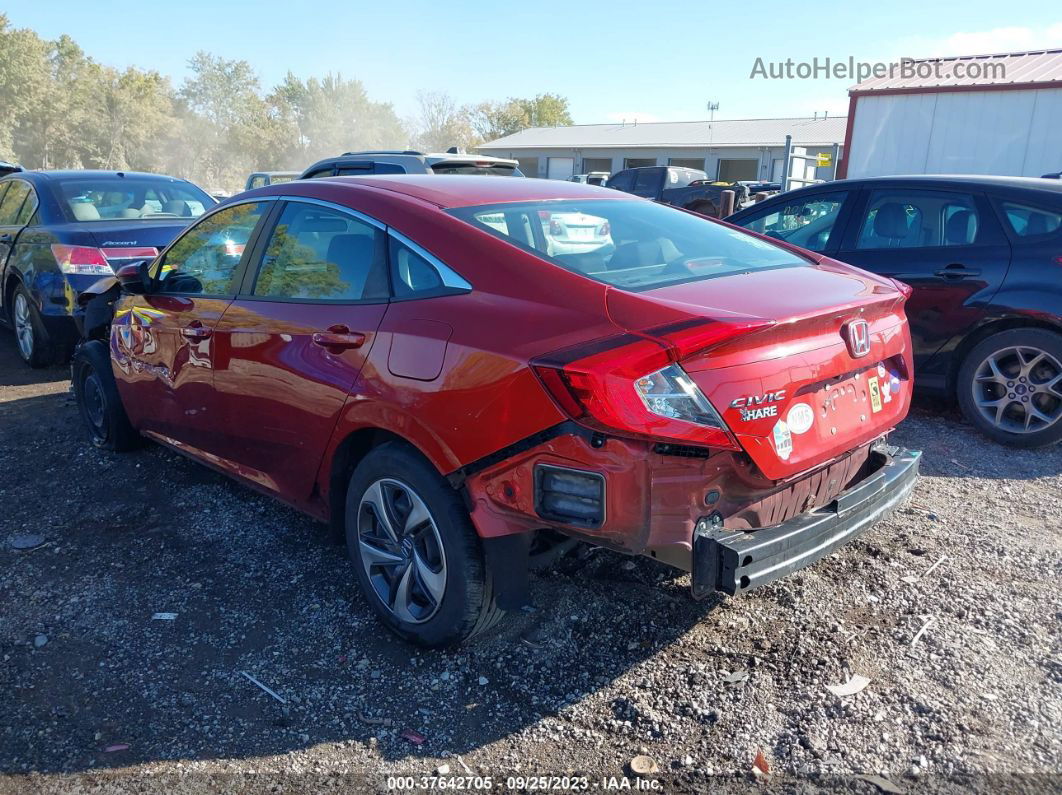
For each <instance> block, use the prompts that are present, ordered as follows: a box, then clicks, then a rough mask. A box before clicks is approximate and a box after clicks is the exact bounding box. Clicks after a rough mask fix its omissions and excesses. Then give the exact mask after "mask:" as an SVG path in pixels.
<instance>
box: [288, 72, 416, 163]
mask: <svg viewBox="0 0 1062 795" xmlns="http://www.w3.org/2000/svg"><path fill="white" fill-rule="evenodd" d="M268 101H269V104H270V105H271V106H272V107H273V108H274V110H275V113H276V114H277V116H278V118H285V119H290V120H291V121H292V122H293V123H294V125H295V128H296V132H297V138H296V140H295V143H296V151H297V154H298V156H299V157H300V158H301V161H300V162H303V163H306V162H312V161H314V160H319V159H321V158H322V157H327V156H329V155H335V154H339V153H340V152H346V151H350V150H354V149H394V148H403V147H405V146H407V145H408V143H409V134H408V133H407V132H406V130H405V128H404V127H403V125H402V122H401V121H400V120H399V118H398V115H397V114H396V113H395V111H394V108H393V107H392V106H391V104H390V103H387V102H373V101H371V100H370V99H369V97H368V95H367V94H366V92H365V87H364V86H363V85H362V83H361V81H360V80H344V79H343V77H342V75H333V74H328V75H325V77H324V78H322V79H320V80H318V79H317V78H315V77H311V78H310V79H309V80H306V81H302V80H300V79H298V78H297V77H295V76H294V75H292V74H291V73H290V72H289V73H288V75H287V77H285V78H284V82H283V83H281V84H280V85H279V86H277V87H276V88H275V89H274V90H273V92H272V94H270V96H269V100H268Z"/></svg>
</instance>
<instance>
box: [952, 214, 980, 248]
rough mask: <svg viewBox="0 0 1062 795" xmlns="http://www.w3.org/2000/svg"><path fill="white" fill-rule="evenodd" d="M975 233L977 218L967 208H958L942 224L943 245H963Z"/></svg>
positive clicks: (969, 240) (970, 241)
mask: <svg viewBox="0 0 1062 795" xmlns="http://www.w3.org/2000/svg"><path fill="white" fill-rule="evenodd" d="M976 235H977V219H976V218H975V217H974V214H973V213H972V212H970V211H969V210H959V211H958V212H956V213H955V214H954V215H952V216H951V218H949V219H948V222H947V223H946V224H945V225H944V245H945V246H965V245H967V244H969V243H972V242H973V241H974V237H976Z"/></svg>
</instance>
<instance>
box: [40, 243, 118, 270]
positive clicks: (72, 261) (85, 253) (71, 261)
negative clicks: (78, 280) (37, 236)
mask: <svg viewBox="0 0 1062 795" xmlns="http://www.w3.org/2000/svg"><path fill="white" fill-rule="evenodd" d="M52 255H53V256H54V257H55V261H56V262H58V263H59V270H61V271H62V272H63V273H68V274H71V275H73V276H113V275H114V271H113V270H112V269H111V266H110V265H108V264H107V258H106V257H105V256H103V252H102V251H100V249H98V248H91V247H90V246H65V245H63V244H61V243H52Z"/></svg>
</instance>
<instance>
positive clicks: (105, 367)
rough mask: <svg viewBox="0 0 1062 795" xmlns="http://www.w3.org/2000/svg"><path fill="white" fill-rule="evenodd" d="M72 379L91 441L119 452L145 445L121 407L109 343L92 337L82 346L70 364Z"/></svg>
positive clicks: (78, 404)
mask: <svg viewBox="0 0 1062 795" xmlns="http://www.w3.org/2000/svg"><path fill="white" fill-rule="evenodd" d="M70 380H71V382H72V383H73V386H74V396H75V398H76V399H77V408H78V412H79V413H80V414H81V419H82V421H83V422H84V423H85V427H86V428H87V429H88V432H89V438H90V439H91V440H92V444H94V445H95V446H96V447H99V448H101V449H103V450H111V451H113V452H116V453H122V452H125V451H127V450H134V449H136V448H137V447H139V446H140V445H141V444H142V442H143V440H142V438H141V436H140V434H138V433H137V432H136V429H134V428H133V426H132V425H131V424H130V423H129V417H128V416H126V413H125V407H124V406H122V398H121V396H120V395H119V394H118V385H117V384H116V383H115V381H114V373H113V372H112V371H111V357H110V352H109V351H108V350H107V346H106V344H104V343H103V342H100V341H99V340H92V341H91V342H86V343H83V344H82V345H81V346H79V347H78V349H77V350H76V351H75V352H74V356H73V359H72V361H71V363H70Z"/></svg>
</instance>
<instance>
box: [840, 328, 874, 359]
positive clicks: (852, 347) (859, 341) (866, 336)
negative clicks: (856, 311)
mask: <svg viewBox="0 0 1062 795" xmlns="http://www.w3.org/2000/svg"><path fill="white" fill-rule="evenodd" d="M844 340H845V342H846V343H847V344H848V353H850V354H851V356H852V358H853V359H858V358H859V357H860V356H866V355H867V354H868V353H870V324H868V323H867V321H865V320H863V319H862V318H859V319H858V320H852V321H850V322H849V323H848V324H847V325H845V327H844Z"/></svg>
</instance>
